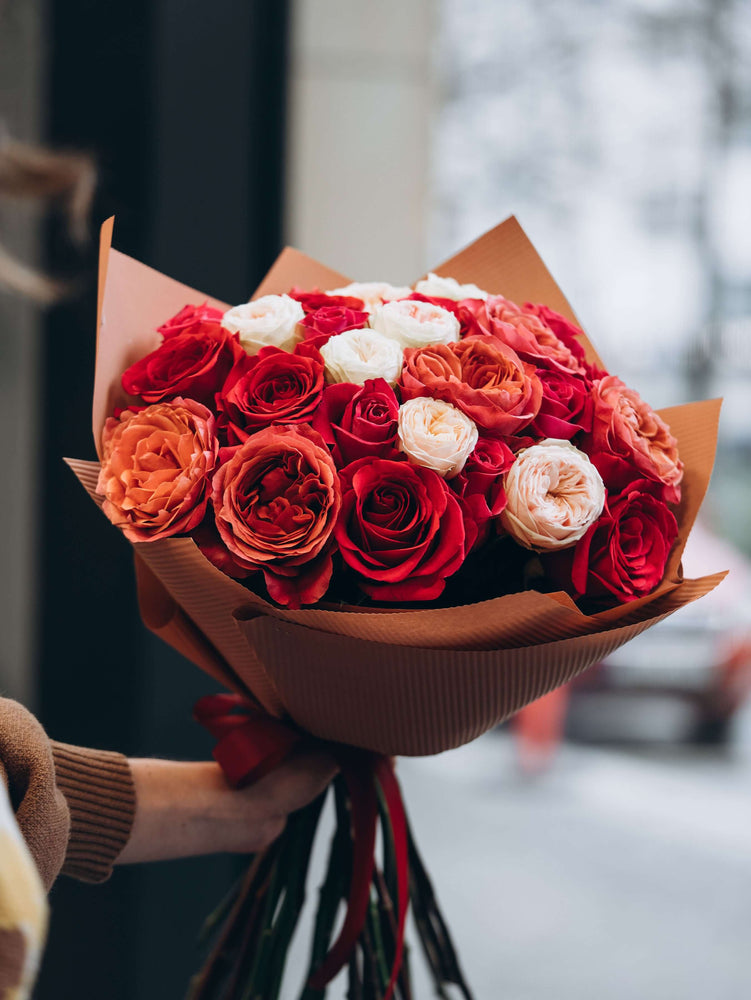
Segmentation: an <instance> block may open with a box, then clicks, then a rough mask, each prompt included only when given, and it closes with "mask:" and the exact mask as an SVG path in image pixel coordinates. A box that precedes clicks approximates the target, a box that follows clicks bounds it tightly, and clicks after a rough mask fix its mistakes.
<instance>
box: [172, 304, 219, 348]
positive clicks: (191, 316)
mask: <svg viewBox="0 0 751 1000" xmlns="http://www.w3.org/2000/svg"><path fill="white" fill-rule="evenodd" d="M223 315H224V313H223V312H222V310H221V309H214V307H213V306H210V305H208V303H206V302H204V303H203V305H201V306H183V308H182V309H181V310H180V312H179V313H176V314H175V315H174V316H173V317H172V319H168V320H167V322H166V323H162V325H161V326H160V327H159V328H158V330H157V332H158V333H161V335H162V337H164V339H165V340H166V339H167V337H171V336H172V335H173V334H175V333H185V332H186V330H193V329H194V328H195V327H196V326H201V325H202V324H204V323H211V324H213V325H217V324H219V326H221V324H222V316H223Z"/></svg>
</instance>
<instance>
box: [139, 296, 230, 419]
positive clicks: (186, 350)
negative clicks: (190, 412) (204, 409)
mask: <svg viewBox="0 0 751 1000" xmlns="http://www.w3.org/2000/svg"><path fill="white" fill-rule="evenodd" d="M192 308H193V307H192V306H186V307H185V309H183V310H181V312H179V313H178V314H177V316H175V317H173V319H171V320H170V321H169V322H168V323H166V324H165V325H164V326H163V327H161V329H162V330H166V331H167V332H166V333H165V335H164V341H163V342H162V344H160V346H159V347H157V348H156V350H154V351H152V352H151V353H150V354H147V355H146V357H144V358H141V359H140V361H136V363H135V364H133V365H131V366H130V368H128V369H127V370H126V371H125V372H123V376H122V386H123V389H125V391H126V392H127V393H129V394H130V395H131V396H140V397H141V398H142V399H144V400H145V401H146V402H147V403H158V402H159V401H160V400H162V399H172V398H174V397H175V396H189V397H190V398H191V399H195V400H197V401H198V402H199V403H205V404H207V405H209V406H210V405H211V404H212V403H213V401H214V393H215V392H217V391H218V390H219V389H221V387H222V385H223V383H224V380H225V379H226V377H227V375H228V374H229V372H230V370H231V368H232V366H233V365H234V363H235V361H236V360H237V359H238V358H240V357H242V354H243V350H242V348H241V347H240V344H239V343H238V340H237V337H236V336H235V335H234V334H231V333H230V332H229V331H228V330H226V329H224V328H223V327H222V326H220V325H219V323H218V322H215V321H213V320H205V319H204V320H201V321H199V322H196V323H188V325H183V321H184V320H185V319H187V317H186V315H185V313H186V310H187V309H192ZM180 317H182V319H181V318H180ZM172 324H174V328H173V326H172Z"/></svg>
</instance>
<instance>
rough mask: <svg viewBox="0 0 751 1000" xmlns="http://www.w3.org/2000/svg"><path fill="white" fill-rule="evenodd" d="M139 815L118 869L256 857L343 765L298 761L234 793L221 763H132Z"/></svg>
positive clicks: (311, 758) (322, 759)
mask: <svg viewBox="0 0 751 1000" xmlns="http://www.w3.org/2000/svg"><path fill="white" fill-rule="evenodd" d="M130 766H131V771H132V774H133V781H134V783H135V790H136V813H135V819H134V821H133V828H132V831H131V835H130V839H129V840H128V843H127V844H126V845H125V848H124V849H123V851H122V853H121V854H120V856H119V857H118V859H117V864H131V863H135V862H139V861H160V860H165V859H168V858H183V857H190V856H193V855H198V854H213V853H217V852H225V851H228V852H234V853H253V852H255V851H257V850H260V849H262V848H263V847H266V846H267V845H268V844H270V843H271V841H272V840H274V839H275V838H276V837H277V836H279V834H280V833H281V831H282V830H283V828H284V823H285V818H286V816H287V815H288V814H289V813H290V812H293V811H295V810H296V809H299V808H301V807H302V806H304V805H306V804H307V803H308V802H310V801H312V799H314V798H315V797H316V796H317V795H319V794H320V793H321V792H322V791H323V789H324V788H325V787H326V785H327V784H328V782H329V781H330V780H331V778H332V776H333V774H334V772H335V767H334V765H333V762H332V761H331V760H330V759H329V758H328V756H327V755H325V754H321V753H316V754H308V755H305V756H300V757H296V758H294V759H293V760H291V761H289V762H288V763H287V764H285V765H283V766H282V767H281V768H279V769H278V771H275V772H273V773H272V774H269V775H267V776H266V777H265V778H264V779H263V780H262V781H259V782H258V784H256V785H253V786H252V787H251V788H247V789H243V790H241V791H238V790H236V789H233V788H230V786H229V785H228V784H227V782H226V781H225V779H224V776H223V775H222V772H221V770H220V768H219V766H218V765H217V764H214V763H204V762H201V763H180V762H176V761H166V760H139V759H137V760H131V761H130Z"/></svg>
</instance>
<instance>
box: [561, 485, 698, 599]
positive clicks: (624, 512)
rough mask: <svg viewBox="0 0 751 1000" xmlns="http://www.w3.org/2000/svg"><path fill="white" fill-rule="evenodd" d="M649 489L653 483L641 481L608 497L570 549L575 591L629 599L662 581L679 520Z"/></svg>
mask: <svg viewBox="0 0 751 1000" xmlns="http://www.w3.org/2000/svg"><path fill="white" fill-rule="evenodd" d="M653 491H654V483H653V482H650V481H648V480H641V481H639V482H635V483H633V484H632V485H631V486H630V487H629V488H628V489H626V490H624V492H623V493H621V494H620V496H617V497H615V499H612V498H611V499H610V500H609V501H608V504H607V506H606V508H605V510H604V512H603V514H602V517H601V518H600V519H599V521H597V523H596V524H594V525H593V526H592V528H590V530H589V531H588V532H587V534H586V535H585V536H584V538H583V539H582V540H581V541H580V542H579V544H578V545H577V546H576V548H575V549H574V558H573V565H572V567H571V581H572V583H573V585H574V589H575V591H576V593H577V594H579V595H585V596H587V597H603V596H607V595H609V594H615V596H616V597H617V598H618V599H619V600H620V601H623V602H626V601H634V600H636V599H637V598H638V597H642V596H644V595H645V594H649V593H651V592H652V591H653V590H654V589H655V587H656V586H657V585H658V583H659V582H660V581H661V580H662V577H663V574H664V572H665V564H666V562H667V558H668V555H669V554H670V550H671V549H672V547H673V544H674V543H675V540H676V538H677V537H678V524H677V522H676V520H675V517H674V516H673V513H672V511H671V510H670V509H669V507H667V505H666V504H665V503H664V501H662V500H660V499H658V498H657V497H655V496H654V495H652V493H653Z"/></svg>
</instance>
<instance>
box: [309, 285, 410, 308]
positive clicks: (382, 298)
mask: <svg viewBox="0 0 751 1000" xmlns="http://www.w3.org/2000/svg"><path fill="white" fill-rule="evenodd" d="M411 291H412V289H411V288H407V287H406V286H403V285H390V284H389V283H388V282H387V281H353V282H351V283H350V284H349V285H345V286H344V288H334V289H333V290H332V291H330V292H326V294H327V295H344V296H347V297H352V296H354V297H355V298H357V299H360V300H361V301H362V303H363V304H364V307H365V308H366V309H367V311H368V312H373V310H374V309H376V308H377V307H378V306H380V305H382V304H383V303H384V302H390V301H391V300H392V299H403V298H404V297H405V295H409V293H410V292H411Z"/></svg>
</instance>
